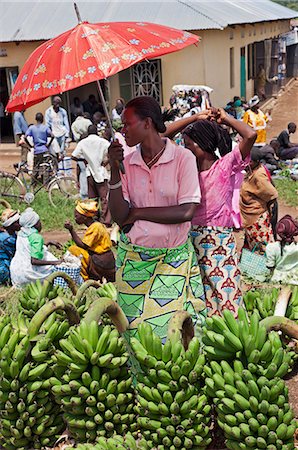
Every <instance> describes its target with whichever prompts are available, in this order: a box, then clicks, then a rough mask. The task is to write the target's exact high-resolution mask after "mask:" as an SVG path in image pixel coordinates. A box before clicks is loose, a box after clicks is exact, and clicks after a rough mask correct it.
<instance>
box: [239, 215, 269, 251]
mask: <svg viewBox="0 0 298 450" xmlns="http://www.w3.org/2000/svg"><path fill="white" fill-rule="evenodd" d="M270 242H274V234H273V230H272V226H271V222H270V214H269V212H268V211H265V212H264V213H263V214H261V215H260V216H259V218H258V220H257V221H256V222H255V223H253V224H252V225H250V226H249V227H246V228H245V243H244V246H245V247H247V248H249V250H251V251H253V250H257V251H258V252H259V253H262V254H264V253H265V251H266V246H267V244H269V243H270Z"/></svg>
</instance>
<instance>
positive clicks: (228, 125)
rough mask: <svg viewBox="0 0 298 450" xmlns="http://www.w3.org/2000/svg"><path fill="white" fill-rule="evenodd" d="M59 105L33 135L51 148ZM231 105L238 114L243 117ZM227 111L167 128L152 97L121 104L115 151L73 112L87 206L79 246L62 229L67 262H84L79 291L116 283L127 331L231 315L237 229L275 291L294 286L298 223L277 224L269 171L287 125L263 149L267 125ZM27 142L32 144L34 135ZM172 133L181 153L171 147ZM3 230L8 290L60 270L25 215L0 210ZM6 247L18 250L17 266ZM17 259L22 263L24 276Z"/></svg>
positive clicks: (79, 219) (237, 291) (236, 282)
mask: <svg viewBox="0 0 298 450" xmlns="http://www.w3.org/2000/svg"><path fill="white" fill-rule="evenodd" d="M54 100H55V99H54ZM54 100H53V106H52V107H51V108H50V112H48V113H46V117H51V121H52V122H51V124H50V125H49V124H46V125H42V120H41V119H42V117H39V119H40V120H41V122H40V123H39V124H37V125H36V127H39V130H40V132H41V129H42V130H43V132H44V133H47V137H48V136H50V139H54V138H56V139H57V132H56V136H55V132H54V131H53V124H54V123H56V124H57V123H58V119H59V120H60V125H61V124H62V121H63V120H64V118H65V115H64V113H63V112H60V113H59V110H60V106H58V107H59V109H58V111H57V110H55V105H56V106H57V101H56V102H54ZM238 100H239V99H236V100H235V101H234V103H235V102H238V103H237V104H236V105H235V107H236V108H241V107H242V106H241V105H240V103H239V101H238ZM92 104H93V102H92V101H90V102H89V105H88V107H90V110H91V108H92ZM85 107H86V106H85ZM228 112H229V108H228V110H227V111H225V110H224V109H221V108H212V107H210V108H208V109H207V110H205V111H201V112H199V113H196V114H193V115H190V116H188V117H184V118H181V119H179V120H175V121H172V122H167V123H166V124H165V123H164V116H163V114H162V111H161V108H160V106H159V104H158V103H157V102H156V101H155V100H154V99H153V98H151V97H138V98H135V99H133V100H131V101H130V102H128V103H127V104H126V105H125V104H124V102H123V101H122V99H119V101H117V104H116V106H115V108H114V110H113V113H112V114H113V119H114V122H113V125H114V128H115V130H114V131H116V133H115V137H116V138H117V139H115V140H113V142H112V143H110V137H111V130H109V129H108V127H106V126H105V127H104V131H102V127H103V123H104V117H103V115H102V113H101V112H100V111H93V116H92V117H89V116H88V115H87V114H86V113H84V104H83V105H81V103H80V102H79V101H78V99H77V100H76V102H74V104H73V108H72V114H73V115H74V116H75V115H76V117H75V119H74V122H73V124H72V127H71V129H72V132H73V135H74V137H75V140H76V141H77V146H76V148H75V150H74V151H73V154H72V157H73V159H75V160H76V161H77V163H78V165H79V167H80V169H81V174H82V173H84V171H85V176H86V178H87V182H85V184H84V183H83V182H82V181H81V174H80V187H81V193H82V197H83V200H82V201H80V202H79V203H78V205H77V206H76V209H75V221H76V223H77V224H80V225H85V226H86V227H87V230H86V232H85V235H84V237H83V238H82V239H81V238H80V237H79V236H78V235H77V233H76V231H75V230H74V227H73V225H72V224H71V223H70V222H67V223H66V224H65V227H66V229H68V230H69V232H70V234H71V237H72V239H73V240H74V242H75V245H73V246H72V247H70V249H69V251H71V252H72V253H73V254H74V255H75V256H79V257H80V258H81V261H82V269H81V274H82V276H83V279H85V280H86V279H88V278H93V279H102V277H105V278H106V279H109V280H113V279H114V277H115V272H116V283H117V289H118V292H119V304H120V306H121V307H122V309H123V310H124V312H125V314H126V315H127V317H128V319H129V321H130V323H131V327H132V328H136V327H137V325H138V323H139V322H140V320H144V319H146V320H148V321H150V322H151V323H154V324H155V325H156V326H158V327H160V334H161V335H162V333H163V331H162V329H165V323H167V321H168V319H169V317H170V314H171V312H172V311H174V310H177V309H186V310H187V311H189V312H190V313H191V315H192V317H193V319H194V321H195V322H196V323H201V322H202V321H203V320H204V318H205V316H206V311H208V314H209V315H212V314H219V315H220V314H221V313H222V310H223V309H225V308H228V309H230V310H231V311H232V312H233V313H234V314H235V316H236V315H237V311H238V308H239V306H240V305H241V304H242V293H241V284H240V275H241V273H240V268H239V253H238V252H237V246H236V242H235V237H234V233H233V231H234V230H235V228H239V227H242V228H243V229H244V232H245V242H244V246H245V247H246V248H248V249H249V250H250V251H253V252H254V251H257V252H259V253H260V254H261V255H262V254H265V255H267V256H266V257H267V265H268V267H270V269H272V274H273V277H274V279H275V280H276V279H277V278H278V279H280V280H281V279H282V278H283V277H282V276H281V275H280V272H283V271H287V270H290V271H291V274H296V276H294V275H293V279H296V280H297V273H298V257H297V256H298V244H297V243H295V236H296V235H298V223H297V222H296V220H295V219H293V218H291V217H285V218H283V219H282V220H281V221H280V222H278V223H277V214H276V207H277V197H278V193H277V190H276V189H275V187H274V185H273V182H272V178H271V175H270V172H269V171H268V169H267V168H266V164H267V163H268V164H272V163H273V162H274V161H275V160H276V161H277V164H278V159H277V155H278V154H279V155H282V153H283V149H285V148H286V149H291V150H292V149H295V145H294V144H292V143H290V140H289V134H291V133H293V132H294V131H295V130H294V124H289V128H288V131H283V132H282V133H281V135H280V136H278V138H277V139H276V140H274V141H271V142H270V144H266V129H265V128H266V126H265V125H266V121H267V119H268V117H267V116H266V115H264V114H263V113H262V119H258V118H257V116H258V115H259V114H260V108H259V101H258V98H257V97H256V96H255V97H254V98H253V99H251V101H250V102H249V107H248V108H247V109H246V111H245V112H244V114H243V115H242V118H241V119H242V120H239V117H237V116H234V115H233V114H229V113H228ZM55 114H56V115H55ZM89 114H90V113H89ZM94 116H95V118H96V121H94ZM91 119H92V120H91ZM258 120H261V122H262V125H261V124H260V122H258ZM60 125H59V126H58V127H57V128H56V130H57V129H60V132H62V127H66V126H65V124H64V125H63V126H62V125H61V126H60ZM41 126H42V128H41ZM120 126H121V132H120V131H119V128H120ZM54 128H55V126H54ZM65 129H66V128H65ZM29 130H30V127H29ZM26 133H27V135H28V136H29V135H31V136H34V135H35V129H34V130H33V131H32V128H31V131H29V132H28V130H27V131H26ZM29 133H31V134H29ZM65 134H66V133H65ZM179 134H180V135H181V136H182V142H183V146H180V145H177V143H176V142H175V138H176V136H177V135H179ZM233 135H236V136H237V142H236V143H235V142H233V140H232V138H231V136H233ZM61 136H62V135H61ZM61 136H60V137H61ZM58 137H59V136H58ZM39 144H40V142H39ZM42 145H49V143H48V141H47V144H44V143H42ZM61 145H62V146H63V140H61ZM265 147H267V152H264V149H265ZM272 149H273V150H272ZM277 149H278V150H277ZM269 150H270V151H269ZM267 153H268V154H269V153H270V155H271V156H270V158H271V159H270V160H268V159H267ZM294 154H295V151H294V150H292V153H291V155H294ZM293 157H294V156H293ZM273 160H274V161H273ZM81 163H83V165H84V166H85V167H84V166H80V164H81ZM121 164H123V166H124V170H120V166H121ZM264 164H265V165H264ZM272 165H273V164H272ZM83 187H84V189H85V191H84V195H83V192H82V190H83ZM84 197H85V198H87V197H89V200H84ZM92 199H93V200H92ZM94 199H95V201H94ZM97 199H99V200H100V203H101V206H100V208H98V204H97V202H96V200H97ZM108 199H109V203H108ZM99 209H100V210H101V215H99ZM2 222H3V227H4V228H5V231H2V233H4V234H5V236H4V235H3V236H1V240H0V242H1V248H2V242H4V241H5V239H8V241H7V242H8V250H7V258H6V263H5V264H6V266H7V261H10V264H8V267H9V266H10V275H9V273H8V277H9V276H10V278H11V281H12V283H13V284H17V285H21V284H23V283H24V282H29V281H31V279H32V277H33V276H37V273H38V276H39V278H43V277H44V276H46V273H48V272H47V271H49V270H52V268H51V265H58V264H59V262H60V261H57V260H56V259H55V258H53V257H52V255H51V254H49V253H47V252H48V250H47V249H46V248H45V246H44V242H43V239H42V237H41V235H40V229H41V224H40V221H39V217H38V215H37V214H36V213H35V212H34V211H33V210H32V209H28V210H26V211H25V212H24V213H22V214H21V215H19V214H18V212H16V211H10V212H7V211H6V212H5V213H4V216H3V217H2ZM113 222H114V223H116V224H117V225H118V226H119V228H120V238H119V241H118V243H117V257H116V263H115V260H114V253H113V251H112V241H111V239H110V236H109V232H108V230H107V227H109V226H110V225H111V224H112V223H113ZM11 226H12V229H11V228H10V227H11ZM16 233H17V238H16ZM11 237H12V238H14V239H15V240H16V251H15V255H14V256H13V257H12V258H11V256H9V255H13V251H12V250H9V245H11V242H12V240H13V239H12V238H11ZM276 237H277V240H276ZM275 241H276V242H275ZM267 248H268V252H267ZM21 254H24V257H25V256H26V258H27V260H28V265H27V266H28V267H27V268H26V269H22V270H20V267H19V266H20V259H19V257H20V255H21ZM22 257H23V256H22ZM0 258H1V254H0ZM24 271H25V272H26V271H27V272H26V273H25V274H24V273H23V272H24ZM6 272H7V271H6ZM3 273H4V272H3ZM33 273H34V275H32V274H33ZM23 276H24V278H22V277H23ZM295 277H296V278H295ZM21 278H22V279H21Z"/></svg>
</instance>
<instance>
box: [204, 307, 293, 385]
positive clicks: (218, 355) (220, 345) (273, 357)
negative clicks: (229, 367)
mask: <svg viewBox="0 0 298 450" xmlns="http://www.w3.org/2000/svg"><path fill="white" fill-rule="evenodd" d="M202 340H203V343H204V344H205V347H204V351H205V353H206V356H207V358H208V360H209V361H221V360H224V361H233V360H234V359H241V360H242V362H243V364H244V366H245V367H246V368H248V370H250V371H251V372H252V373H254V374H256V375H264V376H265V377H267V378H268V379H272V378H274V377H278V378H283V377H284V376H285V375H286V374H287V373H288V372H289V370H291V365H292V358H293V356H294V355H295V352H293V351H290V350H289V348H286V349H284V348H283V344H282V341H281V338H280V336H279V334H278V333H277V332H275V331H271V332H270V333H267V330H266V328H265V327H264V326H263V325H262V323H261V322H260V319H259V314H258V313H257V312H254V313H253V314H252V315H251V316H250V321H249V320H248V317H247V314H246V312H245V310H244V309H243V308H239V310H238V321H237V320H236V319H235V318H234V316H233V314H232V313H231V311H229V310H227V309H225V310H224V311H223V317H219V316H212V317H211V318H207V319H206V327H205V328H204V336H203V338H202Z"/></svg>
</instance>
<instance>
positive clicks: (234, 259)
mask: <svg viewBox="0 0 298 450" xmlns="http://www.w3.org/2000/svg"><path fill="white" fill-rule="evenodd" d="M191 237H192V242H193V245H194V247H195V251H196V253H197V256H198V261H199V266H200V269H201V274H202V280H203V285H204V290H205V297H206V306H207V308H208V316H209V317H210V316H213V315H214V314H217V315H221V313H222V311H223V309H225V308H227V309H229V310H230V311H232V312H233V314H234V315H235V317H237V315H238V308H239V307H240V306H241V305H242V293H241V289H240V282H241V273H240V270H239V268H238V255H237V249H236V242H235V238H234V234H233V230H232V228H226V227H200V226H196V225H193V226H192V229H191Z"/></svg>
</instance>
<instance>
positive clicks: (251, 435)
mask: <svg viewBox="0 0 298 450" xmlns="http://www.w3.org/2000/svg"><path fill="white" fill-rule="evenodd" d="M204 372H205V375H206V387H205V392H206V395H207V396H209V397H211V398H212V399H213V402H214V403H215V405H216V414H217V421H218V424H219V426H220V427H221V428H222V430H223V431H224V434H225V437H226V439H227V443H226V445H227V447H228V448H229V449H232V450H234V449H239V448H241V449H242V448H243V449H244V448H245V449H248V448H264V449H272V450H273V449H276V448H283V449H294V434H295V430H296V428H297V424H296V421H295V419H294V413H293V411H292V410H291V409H290V405H289V403H288V401H289V399H288V389H287V387H286V385H285V382H284V380H282V379H280V378H278V377H274V378H271V379H268V378H266V377H265V376H263V375H262V376H257V375H256V374H255V373H252V372H251V371H250V370H248V369H247V368H245V367H244V365H243V363H242V362H241V361H240V360H235V361H234V362H233V363H230V364H229V363H228V362H226V361H221V362H218V361H211V362H210V365H208V366H207V365H206V366H205V368H204Z"/></svg>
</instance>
